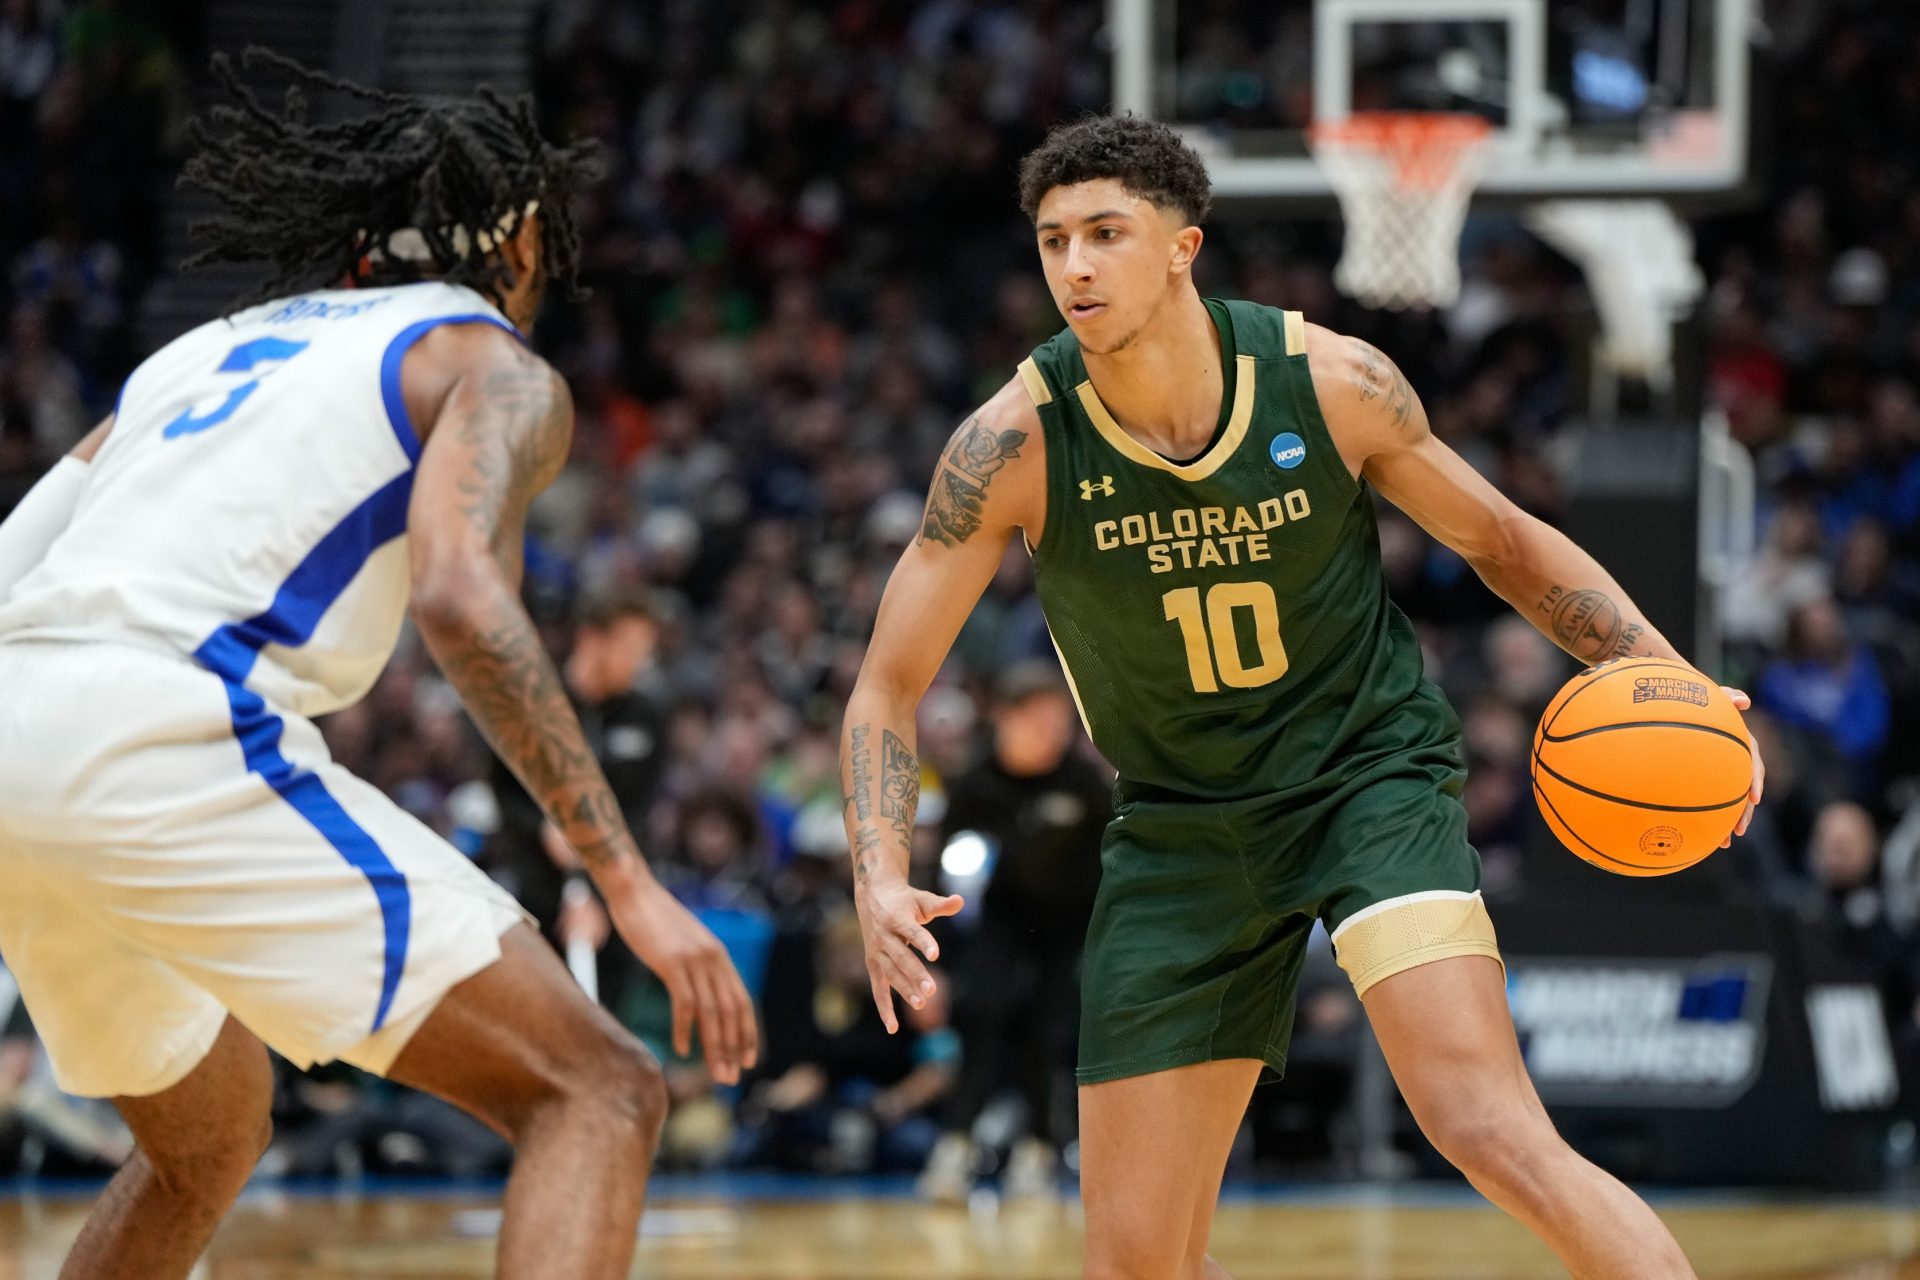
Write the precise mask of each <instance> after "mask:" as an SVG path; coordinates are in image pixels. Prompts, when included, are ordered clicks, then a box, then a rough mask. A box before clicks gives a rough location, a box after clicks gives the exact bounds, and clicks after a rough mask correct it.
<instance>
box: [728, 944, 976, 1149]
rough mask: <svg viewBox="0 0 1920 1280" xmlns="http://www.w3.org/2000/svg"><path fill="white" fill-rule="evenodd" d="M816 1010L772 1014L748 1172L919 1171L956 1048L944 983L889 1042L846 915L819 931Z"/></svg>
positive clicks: (749, 1116) (753, 1101)
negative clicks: (752, 1167) (753, 1167)
mask: <svg viewBox="0 0 1920 1280" xmlns="http://www.w3.org/2000/svg"><path fill="white" fill-rule="evenodd" d="M815 973H816V978H815V987H814V991H813V999H812V1000H811V1001H810V1002H808V1003H806V1004H802V1005H797V1006H794V1007H787V1006H782V1005H770V1006H769V1007H768V1008H767V1010H766V1019H767V1034H766V1041H765V1048H764V1051H763V1055H762V1056H763V1058H764V1061H765V1069H764V1072H763V1076H762V1078H761V1079H760V1080H759V1082H758V1083H756V1084H755V1085H754V1086H753V1087H752V1089H751V1090H750V1091H749V1093H748V1095H747V1098H746V1101H745V1103H744V1104H743V1107H742V1115H743V1117H744V1118H745V1119H746V1120H747V1121H748V1123H749V1125H750V1126H753V1127H752V1128H750V1129H749V1131H748V1144H747V1147H746V1149H745V1150H744V1151H743V1152H742V1153H741V1158H742V1160H743V1161H744V1162H746V1163H749V1164H770V1165H773V1166H774V1167H776V1168H781V1169H800V1170H812V1171H816V1172H828V1173H867V1172H901V1171H909V1172H910V1171H912V1170H916V1169H918V1168H920V1166H921V1165H922V1164H923V1163H924V1162H925V1161H926V1158H927V1153H928V1152H929V1151H930V1150H932V1148H933V1144H934V1139H935V1137H936V1136H937V1135H938V1132H939V1129H938V1126H937V1125H936V1124H935V1122H934V1120H933V1118H932V1115H931V1111H932V1109H933V1108H934V1106H935V1105H936V1104H937V1103H939V1101H940V1100H941V1098H942V1097H944V1096H945V1095H946V1093H947V1092H948V1091H949V1090H950V1089H951V1088H952V1086H953V1080H954V1075H955V1071H956V1068H957V1066H958V1059H959V1057H960V1043H959V1037H958V1036H957V1035H956V1034H955V1033H954V1031H953V1030H952V1028H950V1027H949V1026H947V1009H946V997H945V994H944V992H945V984H944V983H943V984H942V985H941V986H940V988H939V990H938V991H937V992H936V994H935V995H934V996H933V997H932V998H931V999H929V1000H927V1001H926V1003H925V1004H924V1006H923V1007H922V1008H920V1009H914V1008H911V1007H910V1006H905V1005H904V1004H903V1005H902V1010H903V1013H904V1016H903V1018H902V1020H901V1026H900V1032H899V1034H897V1035H888V1034H887V1029H886V1026H885V1024H883V1023H882V1022H881V1021H880V1014H879V1011H878V1010H877V1009H875V1008H874V1004H873V990H872V983H871V982H870V980H869V979H868V977H867V963H866V951H865V948H864V946H863V945H862V942H861V938H860V921H859V918H858V917H857V916H856V915H855V914H854V913H853V912H852V911H851V910H847V911H842V912H840V913H838V914H836V915H834V916H832V917H830V918H829V919H828V921H827V922H826V924H825V926H824V927H823V928H822V930H821V932H820V938H819V950H818V956H817V961H816V969H815Z"/></svg>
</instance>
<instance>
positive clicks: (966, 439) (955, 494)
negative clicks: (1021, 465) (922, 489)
mask: <svg viewBox="0 0 1920 1280" xmlns="http://www.w3.org/2000/svg"><path fill="white" fill-rule="evenodd" d="M1026 442H1027V433H1026V432H1024V431H999V432H995V431H990V430H988V429H987V428H986V427H984V426H982V425H981V424H980V420H979V418H978V417H973V418H968V419H967V420H966V421H965V422H963V423H961V424H960V429H959V430H958V431H956V432H954V435H953V440H952V442H951V443H950V444H949V445H948V447H947V454H946V457H944V458H942V459H941V461H940V468H939V470H938V471H936V472H935V473H934V477H933V484H932V486H931V488H930V489H929V491H928V493H927V514H926V522H925V524H923V525H922V526H921V529H920V541H922V542H925V541H926V540H927V539H929V538H931V539H933V540H934V541H935V542H938V543H941V544H942V545H944V546H949V547H955V546H959V545H960V544H961V543H963V542H965V541H966V540H967V539H968V538H971V537H972V536H973V535H974V534H976V533H978V532H979V531H980V526H981V524H982V523H983V521H982V517H981V510H982V509H983V508H984V507H985V505H986V500H987V486H988V485H990V484H992V483H993V477H994V476H995V475H996V474H997V473H998V472H999V471H1000V469H1001V468H1002V467H1004V466H1006V465H1007V460H1008V459H1009V458H1017V457H1019V456H1020V446H1021V445H1023V444H1025V443H1026Z"/></svg>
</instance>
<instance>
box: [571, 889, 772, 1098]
mask: <svg viewBox="0 0 1920 1280" xmlns="http://www.w3.org/2000/svg"><path fill="white" fill-rule="evenodd" d="M607 908H608V910H609V911H610V912H611V913H612V915H613V923H614V927H615V928H617V929H618V930H619V931H620V936H621V937H622V938H624V939H626V942H627V945H628V946H629V947H631V948H633V954H634V955H636V956H638V957H639V958H640V962H641V963H642V964H644V965H646V966H647V968H649V969H651V970H653V972H654V973H655V974H656V975H657V976H658V977H659V979H660V981H661V982H662V983H664V984H665V985H666V988H667V995H668V996H669V998H671V1000H672V1001H673V1051H674V1052H675V1053H677V1054H679V1055H680V1056H681V1057H683V1058H684V1057H686V1056H687V1054H688V1053H689V1052H690V1051H691V1050H692V1047H693V1029H694V1026H695V1024H696V1023H697V1024H698V1025H699V1028H700V1047H701V1049H702V1051H703V1052H704V1053H705V1055H706V1059H707V1070H708V1071H709V1072H711V1073H712V1075H713V1078H714V1079H715V1080H718V1081H719V1082H720V1083H721V1084H738V1083H740V1073H741V1071H742V1070H746V1069H751V1068H752V1067H753V1065H754V1064H755V1063H756V1062H757V1061H759V1057H760V1027H759V1023H758V1022H757V1021H756V1020H755V1018H754V1011H753V999H752V997H751V996H749V995H748V994H747V988H746V984H745V983H743V982H741V980H740V973H739V971H738V970H736V969H735V968H734V967H733V960H732V959H731V957H729V956H728V955H727V949H726V948H725V947H724V946H722V945H721V944H720V940H719V939H718V938H716V937H714V936H713V933H712V931H711V930H709V929H708V928H707V927H706V926H705V925H703V924H701V923H700V921H699V920H698V919H697V918H696V917H695V916H694V914H693V912H691V911H689V910H687V909H686V907H684V906H682V905H681V904H680V903H679V902H678V901H676V900H675V899H674V897H673V895H672V894H670V893H668V892H667V891H666V890H665V889H664V888H662V887H660V885H659V884H658V883H657V882H652V881H649V882H648V883H646V884H644V885H641V886H637V887H636V888H634V889H633V891H631V892H626V893H609V894H608V896H607Z"/></svg>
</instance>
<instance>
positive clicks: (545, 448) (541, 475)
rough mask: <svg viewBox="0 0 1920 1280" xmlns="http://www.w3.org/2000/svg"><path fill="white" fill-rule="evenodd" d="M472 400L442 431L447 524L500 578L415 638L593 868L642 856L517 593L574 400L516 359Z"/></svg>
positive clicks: (568, 435) (546, 374) (554, 377)
mask: <svg viewBox="0 0 1920 1280" xmlns="http://www.w3.org/2000/svg"><path fill="white" fill-rule="evenodd" d="M476 398H477V401H478V403H477V404H475V405H474V406H472V407H471V408H470V409H469V410H468V411H467V412H465V413H463V414H461V415H460V418H459V420H458V421H457V422H454V423H451V424H449V426H450V429H451V430H452V431H453V432H454V433H455V434H454V438H453V440H451V441H449V442H448V443H449V444H452V445H453V446H454V448H455V449H456V450H458V451H459V453H460V454H462V455H464V462H463V464H462V466H461V468H460V470H459V472H458V474H457V476H456V477H455V481H454V489H455V504H454V509H453V510H452V511H450V512H448V513H446V518H449V519H452V520H455V521H461V520H463V521H465V522H466V523H467V524H469V525H470V526H471V527H472V528H473V530H474V531H475V532H476V533H477V534H479V535H480V537H481V539H482V540H484V541H485V543H486V545H487V546H488V547H489V548H491V549H492V551H493V554H494V557H495V559H496V561H497V563H498V565H499V568H500V571H501V572H500V576H499V577H498V578H497V579H494V580H492V581H491V582H489V581H487V580H485V579H482V580H480V581H478V582H477V583H469V586H470V588H471V590H470V593H469V594H468V595H467V596H465V597H463V598H462V599H460V600H457V601H455V602H454V603H453V610H452V612H453V616H454V622H453V625H451V626H440V627H431V628H428V627H423V628H422V634H423V635H424V636H425V638H426V639H427V641H428V644H429V646H430V647H431V648H432V650H433V653H434V657H435V658H436V659H437V660H438V662H439V664H440V668H441V670H442V671H443V672H445V674H446V677H447V680H448V681H449V682H450V683H451V684H452V685H453V687H454V688H455V689H456V690H457V691H458V692H459V694H460V697H461V700H462V701H463V702H464V703H465V704H466V707H467V712H468V714H469V715H470V716H471V717H472V718H473V722H474V724H475V725H476V726H478V728H479V729H480V732H481V733H482V734H483V735H484V736H485V737H486V739H487V741H488V742H489V743H491V744H492V746H493V749H494V750H495V751H497V752H498V753H499V754H500V758H501V759H502V760H504V761H506V763H507V765H508V766H509V767H510V768H512V769H513V771H514V772H515V773H516V774H518V775H519V777H520V779H521V781H522V782H524V783H525V784H526V786H527V789H528V791H529V792H530V793H532V795H533V797H534V799H535V800H537V801H538V802H539V804H540V806H541V808H542V809H543V810H544V811H545V812H546V814H547V816H548V817H549V818H550V819H552V821H553V823H554V825H555V826H556V827H558V828H559V829H560V832H561V834H562V835H564V836H565V837H566V840H567V843H568V844H570V845H572V846H573V849H574V851H575V852H576V853H578V854H579V855H580V858H581V860H582V861H583V862H584V863H585V864H586V865H587V867H588V869H589V870H598V869H600V868H602V867H605V866H606V865H608V864H609V863H610V862H612V861H613V860H615V859H617V858H619V857H621V856H622V855H627V854H631V855H634V856H637V855H638V853H639V849H638V847H637V846H636V845H635V844H634V840H633V836H632V833H631V832H630V831H629V830H628V829H627V823H626V818H625V815H624V814H623V813H622V812H621V808H620V802H619V800H618V798H617V797H616V796H615V795H614V793H613V789H612V788H611V787H610V786H609V785H608V784H607V779H606V775H605V773H604V772H602V770H601V768H600V764H599V761H597V760H596V759H595V758H594V755H593V752H592V750H591V749H590V748H589V747H588V746H587V742H586V736H585V734H584V733H582V731H581V728H580V720H579V717H578V715H577V714H576V713H575V711H574V709H573V704H572V702H571V701H570V700H569V699H568V697H567V692H566V687H565V685H563V684H562V683H561V680H560V674H559V672H558V671H557V670H555V668H554V665H553V661H552V659H551V658H550V657H549V656H548V655H547V650H546V646H545V645H544V644H543V643H542V642H541V639H540V633H539V631H538V630H537V629H536V628H535V627H534V624H533V620H532V619H531V618H529V617H528V616H527V611H526V608H525V607H524V606H523V605H522V604H521V603H520V599H519V595H518V592H517V590H516V584H517V582H518V580H519V569H520V554H521V543H522V540H523V537H524V532H523V531H524V528H525V522H526V508H527V504H528V503H529V502H531V501H532V500H533V496H534V494H535V493H537V492H538V491H539V490H540V489H541V488H543V487H544V486H545V485H546V483H547V482H548V481H549V480H551V479H552V477H553V475H554V473H555V472H557V471H558V469H559V467H560V465H561V463H562V462H564V461H565V458H566V453H567V447H568V445H569V443H570V441H571V439H572V434H573V405H572V401H571V398H570V397H569V396H568V394H567V387H566V383H565V381H563V380H562V379H561V378H560V376H559V375H558V374H556V373H555V372H554V371H553V370H552V369H551V368H550V367H549V366H548V365H547V364H546V362H545V361H543V360H540V359H539V358H538V357H535V356H533V355H530V354H527V353H525V352H521V351H518V350H516V351H515V352H514V354H513V357H512V358H511V359H510V360H508V361H506V362H503V363H502V364H500V365H498V366H496V367H494V368H493V369H490V370H489V371H488V372H487V374H486V376H485V377H484V379H483V380H482V381H481V383H480V386H479V388H478V395H477V397H476Z"/></svg>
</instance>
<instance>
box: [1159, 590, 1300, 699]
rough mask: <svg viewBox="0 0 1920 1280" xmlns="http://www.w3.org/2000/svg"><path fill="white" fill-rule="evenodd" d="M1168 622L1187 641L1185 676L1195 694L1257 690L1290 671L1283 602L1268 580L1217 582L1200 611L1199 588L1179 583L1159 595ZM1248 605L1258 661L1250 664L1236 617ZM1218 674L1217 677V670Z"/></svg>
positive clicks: (1209, 591) (1208, 593) (1246, 608)
mask: <svg viewBox="0 0 1920 1280" xmlns="http://www.w3.org/2000/svg"><path fill="white" fill-rule="evenodd" d="M1160 603H1161V605H1162V606H1163V607H1164V608H1165V609H1166V613H1167V621H1168V622H1177V623H1179V624H1180V638H1181V639H1182V640H1184V641H1186V644H1187V674H1188V675H1190V676H1192V677H1193V691H1194V692H1195V693H1218V692H1220V686H1221V685H1222V684H1225V685H1226V686H1227V687H1228V688H1230V689H1258V688H1259V687H1260V686H1261V685H1263V684H1272V683H1273V682H1274V681H1275V680H1278V679H1279V678H1280V677H1281V676H1283V675H1285V674H1287V647H1286V646H1285V645H1283V644H1281V643H1280V605H1279V602H1278V601H1277V600H1276V599H1275V598H1274V594H1273V588H1272V587H1270V586H1268V585H1267V584H1266V583H1264V582H1219V583H1215V584H1214V585H1213V586H1212V587H1209V588H1208V589H1207V607H1206V611H1205V612H1204V613H1203V612H1201V609H1200V588H1198V587H1181V588H1180V589H1179V590H1178V591H1169V592H1167V594H1165V595H1164V596H1161V597H1160ZM1241 609H1245V610H1247V611H1248V612H1249V613H1251V614H1252V615H1253V635H1254V641H1255V644H1256V646H1257V647H1258V649H1259V651H1260V660H1259V661H1258V662H1256V663H1254V665H1252V666H1248V665H1247V663H1246V659H1245V658H1244V657H1243V656H1242V654H1241V650H1240V632H1239V631H1238V629H1237V628H1236V627H1235V626H1234V622H1235V618H1234V615H1235V613H1236V612H1237V611H1239V610H1241ZM1216 665H1217V666H1218V667H1219V669H1220V678H1219V679H1218V680H1216V679H1214V674H1213V673H1214V668H1215V666H1216Z"/></svg>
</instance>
